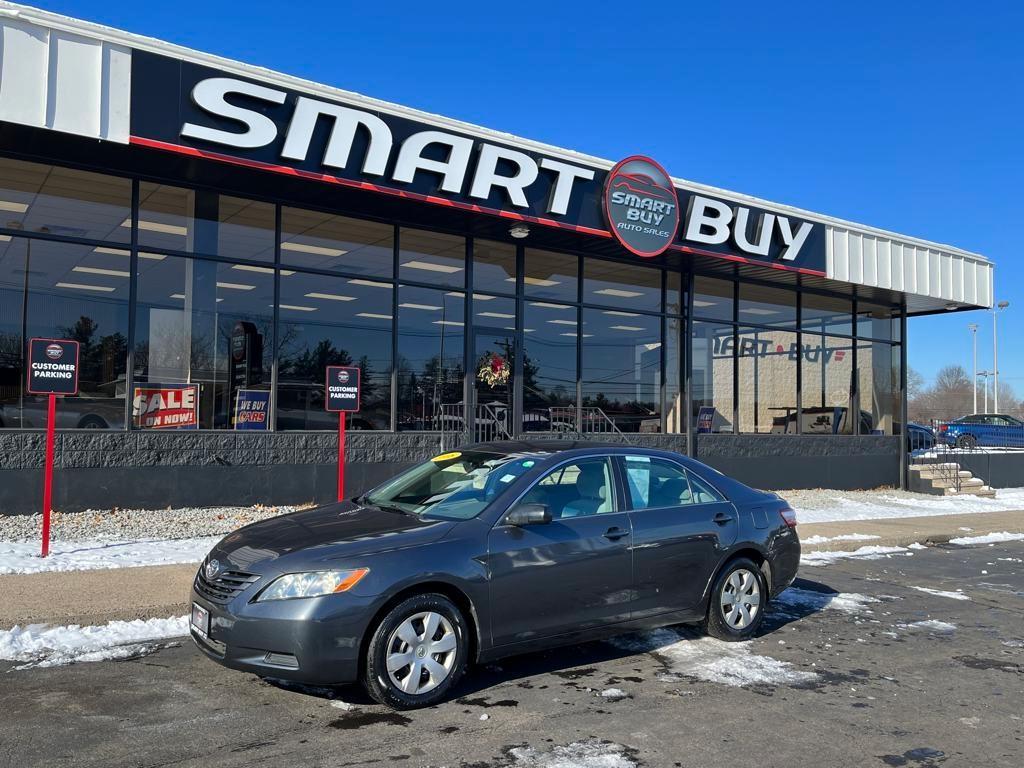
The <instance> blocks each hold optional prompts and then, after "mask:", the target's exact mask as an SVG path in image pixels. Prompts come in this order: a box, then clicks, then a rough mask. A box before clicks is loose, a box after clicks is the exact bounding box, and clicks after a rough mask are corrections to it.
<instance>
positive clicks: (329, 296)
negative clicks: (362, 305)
mask: <svg viewBox="0 0 1024 768" xmlns="http://www.w3.org/2000/svg"><path fill="white" fill-rule="evenodd" d="M306 298H307V299H327V300H329V301H355V300H356V297H355V296H343V295H341V294H340V293H317V292H316V291H314V292H312V293H307V294H306Z"/></svg>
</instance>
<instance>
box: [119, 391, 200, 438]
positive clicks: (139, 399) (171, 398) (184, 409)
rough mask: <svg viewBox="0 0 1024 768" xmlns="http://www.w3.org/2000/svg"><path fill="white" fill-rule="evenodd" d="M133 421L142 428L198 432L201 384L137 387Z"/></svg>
mask: <svg viewBox="0 0 1024 768" xmlns="http://www.w3.org/2000/svg"><path fill="white" fill-rule="evenodd" d="M132 422H133V423H134V425H135V426H136V427H139V428H142V429H198V428H199V385H198V384H168V385H162V384H151V385H149V386H144V387H136V388H135V396H134V397H133V398H132Z"/></svg>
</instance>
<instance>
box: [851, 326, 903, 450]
mask: <svg viewBox="0 0 1024 768" xmlns="http://www.w3.org/2000/svg"><path fill="white" fill-rule="evenodd" d="M857 373H858V377H857V381H858V392H859V393H860V409H861V412H862V416H861V422H862V426H861V434H873V435H898V434H900V431H901V430H900V424H899V423H898V419H899V414H900V348H899V345H898V344H884V343H881V342H870V341H860V340H858V341H857Z"/></svg>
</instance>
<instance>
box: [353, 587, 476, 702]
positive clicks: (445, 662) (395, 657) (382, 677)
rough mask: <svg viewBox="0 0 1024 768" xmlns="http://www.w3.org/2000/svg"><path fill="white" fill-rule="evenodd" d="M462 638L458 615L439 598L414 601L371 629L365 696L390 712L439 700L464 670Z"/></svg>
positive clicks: (465, 637)
mask: <svg viewBox="0 0 1024 768" xmlns="http://www.w3.org/2000/svg"><path fill="white" fill-rule="evenodd" d="M468 646H469V643H468V635H467V629H466V621H465V619H464V618H463V616H462V612H461V611H460V610H459V609H458V607H457V606H456V605H455V604H454V603H453V602H452V601H451V600H449V599H448V598H447V597H445V596H444V595H439V594H425V595H415V596H413V597H410V598H408V599H406V600H403V601H402V602H401V603H399V604H398V605H396V606H395V607H394V608H393V609H392V610H391V611H389V612H388V614H387V615H386V616H385V617H384V619H383V620H382V621H381V623H380V624H379V625H378V626H377V628H376V630H375V631H374V633H373V636H372V637H371V639H370V643H369V646H368V648H367V651H366V673H365V678H364V683H365V685H366V690H367V692H368V693H369V694H370V696H372V697H373V698H374V699H375V700H376V701H378V702H380V703H381V704H384V705H385V706H388V707H393V708H395V709H414V708H416V707H428V706H430V705H432V704H436V703H437V702H439V701H441V700H443V699H444V698H445V696H446V695H447V694H448V692H449V691H450V690H451V689H452V688H453V687H454V686H455V684H456V683H458V681H459V678H460V677H462V673H463V672H464V671H465V668H466V659H467V655H468V653H467V652H468Z"/></svg>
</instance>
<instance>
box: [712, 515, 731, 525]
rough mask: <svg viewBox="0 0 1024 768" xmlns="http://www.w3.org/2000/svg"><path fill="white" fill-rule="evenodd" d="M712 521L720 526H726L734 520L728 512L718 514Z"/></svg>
mask: <svg viewBox="0 0 1024 768" xmlns="http://www.w3.org/2000/svg"><path fill="white" fill-rule="evenodd" d="M712 519H713V520H714V521H715V522H716V523H718V524H719V525H725V524H726V523H728V522H729V521H730V520H732V515H730V514H728V513H727V512H718V513H717V514H716V515H715V516H714V518H712Z"/></svg>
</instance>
